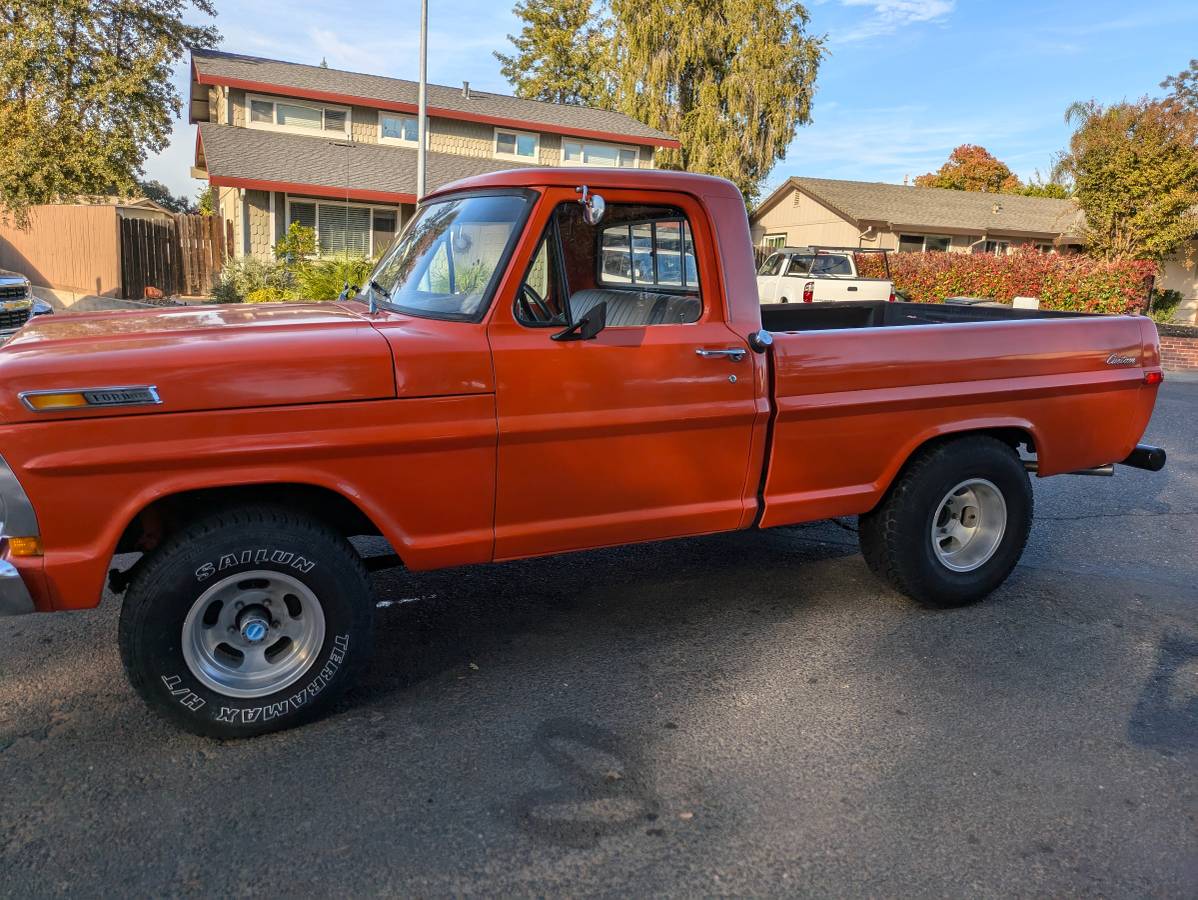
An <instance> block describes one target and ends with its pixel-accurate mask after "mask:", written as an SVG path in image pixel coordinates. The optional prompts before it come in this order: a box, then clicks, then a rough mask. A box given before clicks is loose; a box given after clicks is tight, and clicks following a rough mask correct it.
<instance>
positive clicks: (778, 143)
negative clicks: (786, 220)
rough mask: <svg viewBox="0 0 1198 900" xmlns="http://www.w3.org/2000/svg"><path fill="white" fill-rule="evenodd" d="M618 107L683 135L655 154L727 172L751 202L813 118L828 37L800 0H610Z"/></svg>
mask: <svg viewBox="0 0 1198 900" xmlns="http://www.w3.org/2000/svg"><path fill="white" fill-rule="evenodd" d="M611 13H612V19H613V29H612V34H613V53H612V56H613V59H614V61H615V80H614V83H615V96H616V103H617V105H618V108H619V109H621V110H622V111H623V112H626V113H628V114H629V115H631V116H632V117H633V118H636V119H639V120H640V121H642V122H644V123H645V124H646V125H649V126H651V127H653V128H658V129H661V130H662V131H665V132H668V133H670V134H673V135H675V136H677V137H678V139H679V141H680V142H681V144H682V148H681V149H680V150H663V151H659V153H658V164H659V165H661V166H663V167H667V168H678V169H686V170H688V171H691V172H703V173H706V174H711V175H720V176H722V177H724V178H728V179H730V180H731V181H734V182H735V183H736V184H737V186H738V187H739V188H740V189H741V191H742V192H743V193H744V194H745V197H746V199H747V200H748V201H749V202H752V201H753V200H754V199H755V198H756V196H757V193H758V190H759V187H760V184H761V182H762V180H763V179H764V178H765V177H766V176H767V175H769V173H770V170H771V169H772V168H773V166H774V164H775V163H776V162H777V161H778V160H779V159H781V158H782V156H783V155H784V154H785V153H786V148H787V147H788V146H789V145H790V142H791V141H792V140H793V139H794V135H795V131H796V129H797V128H798V127H799V126H800V125H805V124H807V123H808V122H810V121H811V100H812V97H813V95H814V93H815V79H816V74H817V73H818V71H819V64H820V62H821V61H822V60H823V58H824V55H825V52H826V51H825V46H824V39H823V38H822V37H815V36H812V35H809V34H808V33H807V25H808V21H809V19H808V15H807V10H806V9H805V8H804V6H803V5H802V4H801V3H798V2H796V0H611Z"/></svg>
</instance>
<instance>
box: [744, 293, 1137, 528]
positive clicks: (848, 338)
mask: <svg viewBox="0 0 1198 900" xmlns="http://www.w3.org/2000/svg"><path fill="white" fill-rule="evenodd" d="M762 320H763V324H764V325H765V327H766V328H767V329H769V330H770V331H771V332H774V341H773V345H772V348H771V351H770V359H771V365H772V368H773V373H772V374H773V378H772V393H773V399H774V418H773V421H772V429H771V434H772V438H773V443H772V446H771V448H770V458H769V463H768V466H769V469H768V472H767V475H766V480H765V490H764V499H765V510H764V512H763V514H762V519H761V524H762V525H764V526H771V525H783V524H790V523H793V522H801V521H810V520H813V519H822V518H830V517H835V516H847V515H856V514H859V513H862V512H865V511H868V510H869V509H872V508H873V506H874V505H875V504H876V503H877V502H878V500H879V499H880V498H881V496H882V494H883V493H884V491H885V489H886V487H887V486H888V485H889V484H890V483H891V481H892V479H893V478H894V477H895V475H896V474H897V471H898V468H899V467H900V466H901V465H902V464H903V462H904V461H905V460H907V459H910V458H911V455H912V453H914V452H915V451H916V450H917V449H918V448H919V447H920V446H922V445H923V444H925V443H926V442H928V441H930V440H934V439H936V438H938V437H942V436H944V435H949V434H952V433H954V432H959V431H988V432H990V433H993V434H996V435H998V436H1000V437H1002V438H1004V439H1006V440H1008V441H1010V442H1011V443H1012V444H1019V443H1023V444H1027V445H1028V446H1029V448H1032V449H1033V450H1034V452H1035V453H1036V454H1037V456H1038V462H1039V473H1040V474H1042V475H1054V474H1060V473H1063V472H1071V471H1076V470H1079V469H1085V468H1090V467H1093V466H1100V465H1105V464H1107V463H1112V462H1118V461H1120V460H1122V459H1124V458H1125V457H1126V456H1127V454H1129V453H1130V452H1131V451H1132V449H1133V448H1134V446H1135V443H1136V440H1137V439H1138V437H1139V435H1141V434H1142V433H1143V431H1144V428H1145V427H1146V425H1147V423H1148V418H1149V416H1150V415H1151V413H1152V406H1153V401H1154V399H1155V388H1154V387H1152V386H1149V385H1147V384H1146V383H1145V378H1144V373H1145V370H1146V369H1156V370H1159V366H1160V360H1159V358H1158V351H1157V343H1156V332H1155V329H1154V326H1153V324H1152V322H1151V321H1150V320H1148V319H1145V318H1142V317H1136V318H1133V317H1130V316H1097V315H1085V314H1069V313H1057V312H1041V311H1037V310H1026V311H1025V310H1010V309H1002V308H998V307H983V306H939V305H936V306H933V305H925V304H918V303H864V304H856V303H827V304H804V305H797V306H791V305H787V306H783V307H774V308H770V307H768V306H763V307H762ZM906 325H937V326H938V327H936V328H906V327H899V326H906ZM862 329H864V330H862Z"/></svg>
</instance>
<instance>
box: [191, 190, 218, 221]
mask: <svg viewBox="0 0 1198 900" xmlns="http://www.w3.org/2000/svg"><path fill="white" fill-rule="evenodd" d="M218 202H219V201H218V199H217V196H216V188H214V187H210V186H208V185H205V186H204V187H202V188H200V192H199V193H198V194H196V199H195V209H196V212H198V213H199V214H200V215H201V216H215V215H216V205H217V203H218Z"/></svg>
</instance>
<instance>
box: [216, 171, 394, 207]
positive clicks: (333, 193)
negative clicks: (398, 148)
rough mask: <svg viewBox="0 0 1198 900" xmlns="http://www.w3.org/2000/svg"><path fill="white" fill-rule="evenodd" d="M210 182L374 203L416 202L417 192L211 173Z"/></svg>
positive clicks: (221, 185)
mask: <svg viewBox="0 0 1198 900" xmlns="http://www.w3.org/2000/svg"><path fill="white" fill-rule="evenodd" d="M208 183H209V184H214V185H216V186H217V187H235V188H244V189H245V190H247V191H284V192H286V193H288V194H306V195H308V196H309V197H325V198H329V199H332V200H344V199H346V197H348V198H349V199H350V200H367V201H370V202H373V203H415V202H416V195H415V194H397V193H392V192H391V191H366V190H361V189H358V188H351V189H350V190H349V191H346V190H345V188H339V187H331V186H328V185H322V184H297V183H294V182H290V181H266V180H264V179H261V178H226V177H224V176H222V175H209V176H208Z"/></svg>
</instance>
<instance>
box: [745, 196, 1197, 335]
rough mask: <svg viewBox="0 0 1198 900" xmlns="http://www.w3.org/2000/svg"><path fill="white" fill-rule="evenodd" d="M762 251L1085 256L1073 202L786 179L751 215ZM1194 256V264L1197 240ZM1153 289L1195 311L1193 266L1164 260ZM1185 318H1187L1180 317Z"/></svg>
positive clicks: (1080, 221)
mask: <svg viewBox="0 0 1198 900" xmlns="http://www.w3.org/2000/svg"><path fill="white" fill-rule="evenodd" d="M749 218H750V224H751V226H752V230H753V243H754V244H755V245H756V246H758V247H762V248H769V247H782V246H806V245H812V244H815V245H823V246H837V247H875V248H878V249H885V250H896V251H899V252H906V251H945V252H949V253H1008V252H1010V251H1011V250H1012V249H1014V248H1016V247H1019V246H1022V245H1024V244H1030V245H1032V246H1034V247H1037V248H1039V249H1041V250H1044V251H1047V252H1060V253H1069V252H1076V251H1079V250H1081V249H1082V246H1083V243H1084V242H1083V239H1082V237H1081V231H1082V225H1083V222H1084V220H1083V216H1082V213H1081V210H1080V209H1078V207H1077V204H1075V203H1074V202H1073V201H1072V200H1053V199H1050V198H1046V197H1023V196H1019V195H1013V194H987V193H980V192H975V191H952V190H945V189H943V188H924V187H913V186H907V185H901V184H881V183H877V182H868V181H841V180H836V179H831V178H790V179H787V181H785V182H784V183H783V184H782V185H781V186H780V187H779V188H778V189H777V190H775V191H774V192H773V193H772V194H770V195H769V196H768V197H766V198H765V200H764V201H762V203H761V204H760V205H759V206H758V207H757V208H756V209H754V210H753V212H752V213H751V214H750V217H749ZM1191 256H1193V257H1198V240H1196V241H1195V243H1194V245H1193V248H1192V251H1191ZM1163 269H1164V270H1163V272H1162V276H1161V278H1160V279H1159V280H1158V282H1157V286H1158V287H1159V288H1162V289H1173V290H1177V291H1180V292H1181V293H1182V296H1183V297H1185V298H1186V300H1187V301H1189V303H1188V304H1187V312H1188V313H1189V314H1190V315H1193V314H1194V313H1195V311H1198V299H1196V298H1198V266H1196V265H1194V263H1193V261H1190V264H1189V267H1188V268H1187V260H1186V259H1185V254H1182V255H1181V256H1179V257H1178V258H1176V259H1170V260H1168V261H1166V263H1165V265H1164V267H1163ZM1183 315H1184V314H1183Z"/></svg>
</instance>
